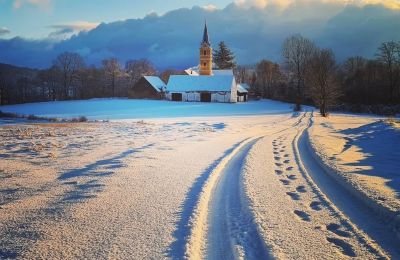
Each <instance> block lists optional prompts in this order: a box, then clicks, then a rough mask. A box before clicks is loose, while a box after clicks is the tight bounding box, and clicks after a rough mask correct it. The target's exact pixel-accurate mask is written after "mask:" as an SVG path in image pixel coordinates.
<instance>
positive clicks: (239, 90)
mask: <svg viewBox="0 0 400 260" xmlns="http://www.w3.org/2000/svg"><path fill="white" fill-rule="evenodd" d="M244 85H247V84H243V83H241V84H238V85H237V91H238V92H239V93H248V92H249V91H247V89H246V88H245V87H244Z"/></svg>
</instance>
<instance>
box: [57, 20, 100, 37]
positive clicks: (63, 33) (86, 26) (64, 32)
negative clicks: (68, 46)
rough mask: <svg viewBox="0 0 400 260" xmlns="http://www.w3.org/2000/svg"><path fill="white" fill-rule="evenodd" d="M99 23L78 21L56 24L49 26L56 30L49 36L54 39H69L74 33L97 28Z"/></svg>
mask: <svg viewBox="0 0 400 260" xmlns="http://www.w3.org/2000/svg"><path fill="white" fill-rule="evenodd" d="M98 25H99V23H92V22H85V21H78V22H74V23H65V24H55V25H51V26H49V27H50V28H52V29H55V31H54V32H52V33H50V35H49V37H50V38H53V39H58V40H62V39H67V38H70V37H71V36H72V35H74V34H77V33H79V32H81V31H90V30H92V29H94V28H96V27H97V26H98Z"/></svg>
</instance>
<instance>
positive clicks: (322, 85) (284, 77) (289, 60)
mask: <svg viewBox="0 0 400 260" xmlns="http://www.w3.org/2000/svg"><path fill="white" fill-rule="evenodd" d="M235 73H236V77H237V80H238V81H239V82H242V83H247V84H249V86H250V87H251V91H252V92H253V93H256V94H258V95H259V96H260V97H263V98H271V99H278V100H282V101H287V102H292V103H294V104H295V110H300V109H301V104H310V105H315V106H317V107H318V108H319V110H320V113H321V114H322V115H323V116H326V115H327V114H328V110H329V109H341V110H345V111H352V112H363V113H377V114H386V115H393V114H396V113H400V42H394V41H390V42H384V43H382V44H381V45H380V46H379V48H378V49H377V50H376V54H375V56H374V58H373V59H367V58H364V57H360V56H354V57H349V58H348V59H347V60H345V61H344V62H342V63H338V62H337V61H336V58H335V54H334V52H333V51H332V50H331V49H323V48H319V47H318V46H317V45H316V44H315V43H314V42H312V41H311V40H309V39H307V38H305V37H302V36H301V35H294V36H291V37H289V38H287V39H286V40H285V41H284V43H283V46H282V62H281V64H279V63H276V62H273V61H270V60H265V59H264V60H261V61H260V62H259V63H258V64H256V65H255V66H239V67H237V68H236V70H235Z"/></svg>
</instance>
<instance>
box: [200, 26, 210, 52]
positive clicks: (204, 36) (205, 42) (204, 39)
mask: <svg viewBox="0 0 400 260" xmlns="http://www.w3.org/2000/svg"><path fill="white" fill-rule="evenodd" d="M201 44H202V45H203V44H206V45H208V46H211V44H210V40H209V38H208V29H207V21H206V22H205V23H204V33H203V42H202V43H201Z"/></svg>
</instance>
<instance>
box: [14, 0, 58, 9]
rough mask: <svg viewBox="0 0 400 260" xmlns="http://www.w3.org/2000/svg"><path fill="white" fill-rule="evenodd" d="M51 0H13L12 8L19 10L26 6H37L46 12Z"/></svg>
mask: <svg viewBox="0 0 400 260" xmlns="http://www.w3.org/2000/svg"><path fill="white" fill-rule="evenodd" d="M51 3H52V1H51V0H14V4H13V6H14V8H15V9H20V8H21V7H23V6H24V5H26V4H29V5H33V6H38V7H40V8H42V9H45V10H48V9H49V8H50V7H51Z"/></svg>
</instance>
